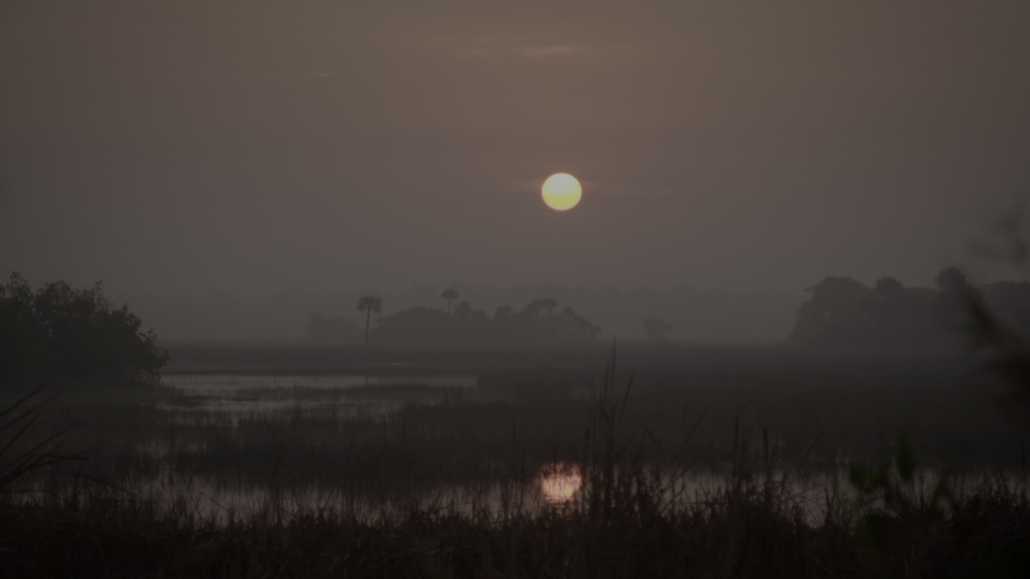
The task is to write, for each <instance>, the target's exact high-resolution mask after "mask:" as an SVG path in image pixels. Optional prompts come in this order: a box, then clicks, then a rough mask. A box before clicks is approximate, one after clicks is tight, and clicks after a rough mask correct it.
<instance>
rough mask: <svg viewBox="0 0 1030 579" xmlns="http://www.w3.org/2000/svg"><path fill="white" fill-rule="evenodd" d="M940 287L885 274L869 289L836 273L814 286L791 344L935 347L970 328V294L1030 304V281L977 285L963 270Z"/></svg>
mask: <svg viewBox="0 0 1030 579" xmlns="http://www.w3.org/2000/svg"><path fill="white" fill-rule="evenodd" d="M935 285H936V288H920V287H905V286H903V285H902V284H901V282H899V281H898V280H897V279H895V278H892V277H885V278H881V279H879V280H877V282H876V283H875V284H874V285H873V286H872V287H869V286H867V285H865V284H863V283H861V282H859V281H856V280H854V279H852V278H850V277H844V276H830V277H826V278H824V279H823V280H822V281H820V282H819V283H817V284H815V285H814V286H812V287H810V288H808V289H807V290H806V291H807V293H808V294H809V298H808V299H807V300H806V301H805V302H804V303H802V304H801V307H800V308H798V310H797V314H796V322H795V325H794V329H793V331H792V332H791V334H790V337H789V338H788V342H791V343H794V344H800V345H811V346H836V347H860V348H864V347H873V348H929V347H939V346H947V345H956V344H958V343H960V342H961V340H963V339H964V336H963V334H962V333H961V332H963V331H966V330H968V329H969V325H970V324H971V323H972V320H971V318H970V310H969V303H970V298H974V299H977V300H983V301H984V302H985V303H986V304H988V305H990V306H991V307H992V309H993V310H996V311H999V312H1003V313H1004V312H1013V313H1015V312H1016V310H1018V309H1019V307H1020V306H1025V305H1027V304H1030V284H1028V283H1016V282H999V283H993V284H987V285H985V286H983V287H979V288H978V287H974V286H973V285H971V284H970V283H969V281H968V279H967V278H966V276H965V275H964V274H963V273H962V272H961V271H960V270H959V269H957V268H954V267H949V268H946V269H944V270H942V271H941V272H940V273H939V274H938V275H937V277H936V278H935Z"/></svg>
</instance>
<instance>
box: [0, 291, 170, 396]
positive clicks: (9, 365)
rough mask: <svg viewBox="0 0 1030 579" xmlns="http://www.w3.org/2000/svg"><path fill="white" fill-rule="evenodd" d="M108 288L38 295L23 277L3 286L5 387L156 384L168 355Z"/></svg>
mask: <svg viewBox="0 0 1030 579" xmlns="http://www.w3.org/2000/svg"><path fill="white" fill-rule="evenodd" d="M141 326H142V323H141V321H140V319H139V318H138V317H137V316H136V315H134V314H132V313H131V312H130V311H129V309H128V306H126V305H123V306H122V307H120V308H115V307H113V306H112V305H111V302H110V301H109V300H108V299H107V297H105V296H104V291H103V286H102V285H101V284H99V283H98V284H96V285H95V286H93V287H92V288H73V287H72V286H71V285H69V284H68V283H66V282H63V281H56V282H50V283H45V284H43V286H42V287H40V288H38V289H36V290H35V291H33V289H32V287H31V286H30V285H29V284H28V282H26V281H25V279H24V278H23V277H21V276H20V275H19V274H17V273H12V274H11V277H10V280H9V281H8V283H7V284H6V285H0V382H5V383H6V382H11V381H46V380H51V379H61V380H64V379H72V380H98V379H99V380H108V381H112V382H118V383H143V384H155V383H157V382H158V381H159V380H160V375H159V371H160V369H161V367H162V366H164V364H165V363H166V362H167V360H168V354H167V353H166V352H165V351H164V350H162V349H161V348H160V346H159V344H158V340H157V336H156V335H154V332H153V331H152V330H151V331H146V332H144V331H143V330H142V329H141Z"/></svg>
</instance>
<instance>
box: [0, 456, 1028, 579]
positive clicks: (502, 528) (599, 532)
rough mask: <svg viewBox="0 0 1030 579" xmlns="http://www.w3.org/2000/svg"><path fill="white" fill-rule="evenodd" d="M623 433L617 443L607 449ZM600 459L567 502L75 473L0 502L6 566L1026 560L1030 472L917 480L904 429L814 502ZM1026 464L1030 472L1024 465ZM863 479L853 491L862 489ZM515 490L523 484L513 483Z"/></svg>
mask: <svg viewBox="0 0 1030 579" xmlns="http://www.w3.org/2000/svg"><path fill="white" fill-rule="evenodd" d="M609 450H610V449H609ZM607 457H608V460H605V459H604V457H603V456H602V457H598V458H600V459H601V460H598V461H596V462H593V463H591V465H590V466H589V467H588V469H587V471H586V473H587V481H586V485H585V487H584V490H583V491H582V493H581V495H580V496H579V497H578V498H576V499H574V501H573V502H571V503H569V504H566V505H553V506H544V507H541V508H538V509H526V508H523V506H522V505H520V503H519V502H518V501H517V499H516V500H513V501H502V504H501V505H500V506H499V507H495V508H493V509H491V508H490V507H489V506H488V505H487V504H486V501H485V500H481V501H480V502H478V503H477V502H476V500H475V498H473V501H472V504H471V506H469V505H464V508H462V505H457V504H455V503H454V502H446V501H435V502H434V501H425V500H422V501H420V500H418V499H415V498H413V497H411V496H408V497H403V496H400V497H398V498H397V500H396V502H394V503H386V502H383V503H378V504H376V505H374V506H372V508H371V509H368V508H366V509H358V508H355V507H354V505H353V504H348V503H347V501H346V497H345V495H336V498H337V499H341V498H342V499H343V500H342V501H341V500H337V501H333V500H331V499H332V497H331V496H330V497H327V498H326V500H325V501H324V502H323V503H322V504H321V505H319V504H316V505H313V506H312V505H308V506H300V505H297V504H294V503H292V502H291V499H290V494H289V492H288V491H286V490H277V491H276V492H274V493H273V494H272V495H270V498H269V499H268V500H266V501H265V502H263V503H261V504H260V505H257V506H256V508H254V509H252V510H250V511H248V512H246V513H238V514H234V513H232V512H230V513H228V514H227V516H224V517H222V518H219V517H216V516H212V515H207V514H205V513H203V512H201V511H200V509H199V508H198V507H197V506H196V505H197V503H198V500H199V497H198V496H196V495H195V494H190V493H183V494H180V495H178V496H176V497H173V500H171V501H170V502H169V501H160V500H156V499H153V498H146V497H145V496H143V497H141V495H140V494H134V493H129V492H127V491H124V490H122V489H118V488H114V487H111V486H104V485H98V484H85V483H81V482H80V483H76V484H71V485H66V486H64V487H62V488H60V489H59V491H58V492H54V493H52V494H38V495H35V496H33V497H30V498H28V499H26V498H24V497H22V498H18V497H12V496H7V497H5V500H4V501H3V502H2V503H0V521H2V524H0V569H3V575H4V576H5V577H257V578H261V577H425V578H431V577H577V578H578V577H582V578H607V577H613V578H614V577H776V578H781V577H798V578H807V577H856V578H862V577H970V578H972V577H978V578H979V577H1012V578H1016V577H1026V573H1027V570H1028V569H1030V498H1028V494H1027V488H1026V486H1025V484H1024V482H1022V481H1021V482H1017V483H1012V482H1006V480H1004V479H1002V478H998V479H992V480H986V481H984V482H983V483H982V484H980V485H979V486H978V487H977V488H976V489H975V490H974V491H973V492H971V493H969V494H967V495H965V496H962V497H956V496H954V495H953V493H952V492H951V490H950V487H949V484H950V482H949V480H948V479H946V478H945V479H944V480H943V481H942V482H941V483H940V484H937V485H936V486H934V487H932V488H931V489H929V490H925V489H923V488H922V487H921V486H920V485H919V484H918V478H917V476H916V471H915V469H914V468H913V463H912V462H911V461H910V458H911V456H910V454H907V451H906V450H905V446H904V444H903V443H901V444H899V449H898V452H897V453H896V456H895V460H894V462H893V463H892V464H889V465H884V467H882V468H880V469H871V470H863V469H854V470H852V473H851V477H850V481H849V482H847V483H842V485H844V488H841V487H833V489H832V490H827V491H826V494H825V498H824V500H823V501H822V504H821V505H819V508H818V509H817V511H816V512H817V513H819V514H818V515H817V516H815V517H814V518H813V512H812V505H810V504H805V502H804V501H803V500H800V499H799V498H798V496H797V495H796V493H795V491H794V490H793V489H795V488H796V487H795V486H792V485H788V484H784V480H783V479H780V480H779V481H777V480H774V479H772V478H763V476H762V475H761V474H759V473H754V472H748V471H747V470H745V469H741V470H738V472H737V473H736V475H735V478H734V481H733V484H730V485H728V486H725V487H723V488H720V489H718V490H716V491H710V492H706V493H701V492H697V493H696V494H694V495H693V496H690V495H689V493H685V492H682V491H681V492H675V485H674V484H673V483H674V480H675V479H674V478H670V477H668V476H665V475H667V474H669V473H660V472H657V471H654V470H653V469H648V468H645V467H643V466H641V465H640V464H639V463H636V464H633V463H630V464H629V465H625V466H623V468H621V469H619V468H614V466H615V464H614V462H613V461H612V460H611V459H612V458H613V455H612V454H611V453H610V452H609V453H608V454H607ZM1024 480H1025V479H1024ZM849 490H850V492H849ZM512 496H516V497H517V496H518V494H517V492H513V493H512Z"/></svg>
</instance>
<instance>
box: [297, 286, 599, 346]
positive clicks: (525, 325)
mask: <svg viewBox="0 0 1030 579" xmlns="http://www.w3.org/2000/svg"><path fill="white" fill-rule="evenodd" d="M460 297H461V296H460V294H459V293H458V292H457V290H455V289H453V288H448V289H446V290H444V292H443V294H442V295H441V298H442V299H444V300H446V302H447V309H446V310H444V309H440V308H432V307H412V308H408V309H405V310H401V311H400V312H397V313H396V314H393V315H388V316H382V317H377V318H376V321H377V326H376V327H375V328H371V327H370V321H371V314H372V313H373V312H374V313H379V312H380V311H381V309H380V308H381V306H382V301H381V300H380V299H379V298H376V297H374V296H363V297H362V298H361V299H360V300H359V302H358V310H359V311H361V312H364V313H365V314H366V319H365V324H366V326H365V332H361V330H360V329H359V328H358V327H357V326H356V325H354V324H352V323H350V322H347V321H346V320H344V319H343V318H339V317H325V316H322V315H321V314H312V316H311V318H310V319H309V321H308V327H307V330H306V334H307V336H308V337H309V338H310V339H313V340H317V341H322V342H336V343H355V342H358V341H359V340H362V339H364V341H365V342H366V343H373V344H382V345H386V344H388V345H448V346H451V345H513V344H561V343H580V342H588V341H592V340H595V339H596V338H597V336H598V335H600V333H601V329H600V328H598V327H597V326H595V325H594V324H593V323H591V322H590V321H589V320H587V319H586V318H584V317H583V316H581V315H579V314H577V313H576V311H575V310H574V309H572V308H571V307H565V308H562V309H559V308H558V302H557V301H556V300H554V299H552V298H540V299H534V300H532V301H530V303H529V304H527V305H526V306H524V307H523V308H522V309H520V310H515V309H513V308H512V307H510V306H501V307H498V308H497V309H496V310H495V311H494V312H493V315H492V316H490V315H487V313H486V311H485V310H483V309H473V307H472V304H471V303H469V301H468V300H460V301H459V298H460ZM454 302H457V303H454Z"/></svg>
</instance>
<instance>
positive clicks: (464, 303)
mask: <svg viewBox="0 0 1030 579" xmlns="http://www.w3.org/2000/svg"><path fill="white" fill-rule="evenodd" d="M471 313H472V304H470V303H469V302H468V300H461V301H460V302H458V305H456V306H454V315H456V316H461V317H465V316H467V315H469V314H471Z"/></svg>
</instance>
